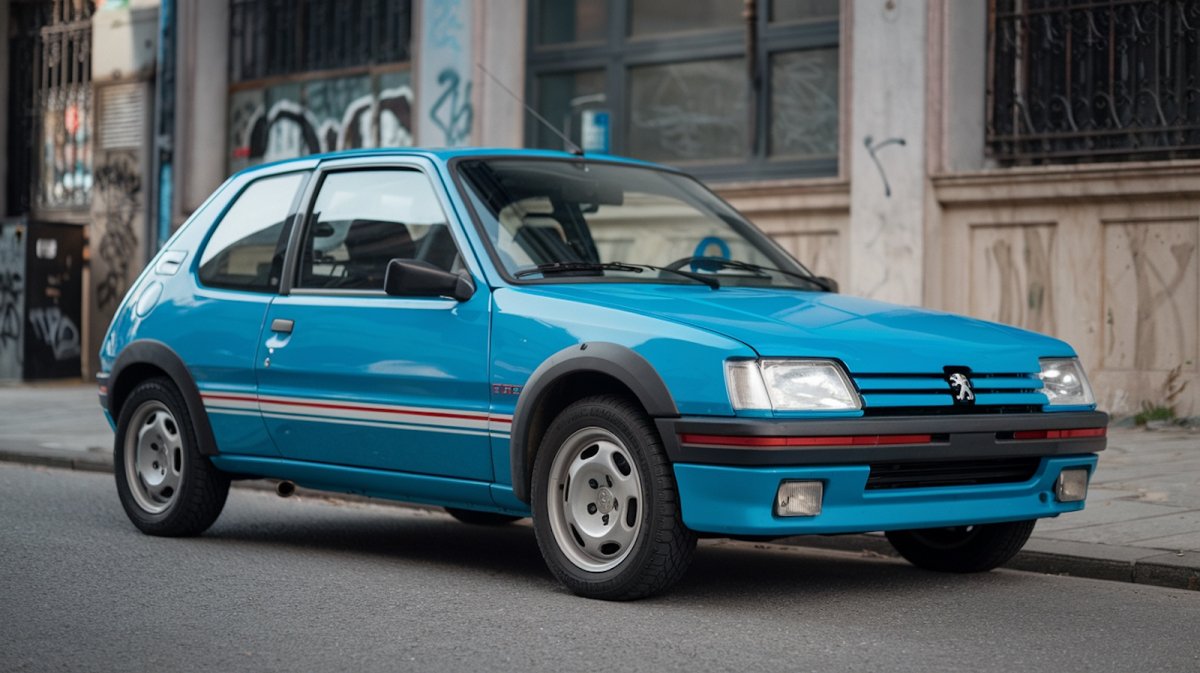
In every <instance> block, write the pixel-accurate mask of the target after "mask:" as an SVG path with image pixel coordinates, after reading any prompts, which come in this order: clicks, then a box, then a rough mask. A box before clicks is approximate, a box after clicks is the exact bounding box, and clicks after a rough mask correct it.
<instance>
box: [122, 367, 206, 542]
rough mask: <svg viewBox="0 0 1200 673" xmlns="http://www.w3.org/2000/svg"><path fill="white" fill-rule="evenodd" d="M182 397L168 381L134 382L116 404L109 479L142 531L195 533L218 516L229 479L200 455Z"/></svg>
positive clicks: (155, 533)
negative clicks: (119, 402) (113, 480)
mask: <svg viewBox="0 0 1200 673" xmlns="http://www.w3.org/2000/svg"><path fill="white" fill-rule="evenodd" d="M198 444H199V442H198V440H197V436H196V429H195V426H194V425H193V420H192V418H191V416H190V415H189V414H188V411H187V405H186V404H185V403H184V400H183V395H182V394H181V393H180V392H179V389H178V388H177V387H176V386H175V384H174V383H173V382H172V381H170V380H169V379H165V378H154V379H148V380H146V381H143V382H142V383H139V384H138V385H137V387H136V388H134V389H133V391H132V392H130V394H129V397H128V398H127V399H126V400H125V402H124V404H123V405H122V406H121V413H120V415H119V418H118V421H117V433H116V439H115V441H114V446H113V476H114V477H115V478H116V482H117V493H118V495H119V496H120V498H121V505H122V506H123V507H124V508H125V514H127V515H128V516H129V520H130V521H132V522H133V525H134V526H137V528H138V529H139V530H141V531H142V532H143V533H147V534H149V535H160V536H165V537H185V536H190V535H199V534H200V533H202V532H204V531H205V530H207V529H208V527H209V526H211V525H212V524H213V522H214V521H216V520H217V517H218V516H219V515H220V514H221V509H222V508H223V507H224V506H225V499H226V498H227V497H228V495H229V476H228V475H226V474H225V473H223V472H221V471H220V470H218V469H217V468H216V467H214V466H213V464H212V463H211V462H210V461H209V460H208V458H206V457H205V456H202V455H200V452H199V450H198Z"/></svg>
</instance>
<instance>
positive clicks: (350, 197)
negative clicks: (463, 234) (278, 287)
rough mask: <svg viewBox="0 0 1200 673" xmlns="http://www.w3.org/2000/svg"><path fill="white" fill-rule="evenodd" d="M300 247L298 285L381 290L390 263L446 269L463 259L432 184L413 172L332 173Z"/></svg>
mask: <svg viewBox="0 0 1200 673" xmlns="http://www.w3.org/2000/svg"><path fill="white" fill-rule="evenodd" d="M309 222H310V224H309V227H308V229H307V230H306V231H305V232H304V240H303V241H302V243H301V251H300V264H299V270H298V278H297V282H296V287H298V288H308V289H339V290H382V289H383V277H384V274H385V273H386V272H387V265H388V262H390V261H391V260H393V259H398V258H400V259H417V260H422V261H425V262H428V263H429V264H432V265H433V266H436V267H438V268H440V269H443V270H446V271H458V270H459V269H460V268H461V267H462V260H461V258H460V257H459V254H458V247H457V246H456V245H455V243H454V238H453V236H452V235H451V233H450V228H449V226H448V225H447V222H446V215H445V213H444V212H443V211H442V207H441V204H440V203H439V202H438V198H437V194H436V193H435V192H434V190H433V185H431V184H430V182H429V179H428V178H427V177H426V176H425V174H424V173H421V172H420V171H416V170H409V169H371V170H355V171H343V172H337V173H330V174H328V175H326V176H325V178H324V180H323V181H322V182H321V187H320V190H319V191H318V193H317V199H316V203H314V204H313V211H312V215H311V217H309Z"/></svg>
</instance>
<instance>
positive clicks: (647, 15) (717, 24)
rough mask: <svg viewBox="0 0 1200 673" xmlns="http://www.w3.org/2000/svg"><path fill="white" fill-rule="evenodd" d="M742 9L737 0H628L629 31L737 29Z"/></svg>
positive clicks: (658, 32)
mask: <svg viewBox="0 0 1200 673" xmlns="http://www.w3.org/2000/svg"><path fill="white" fill-rule="evenodd" d="M744 8H745V5H744V4H743V3H742V2H739V1H737V0H687V2H679V1H673V0H630V22H629V23H630V25H629V34H630V35H634V36H641V35H652V34H660V33H681V32H685V31H694V30H715V29H721V28H737V27H738V26H740V25H742V11H743V9H744Z"/></svg>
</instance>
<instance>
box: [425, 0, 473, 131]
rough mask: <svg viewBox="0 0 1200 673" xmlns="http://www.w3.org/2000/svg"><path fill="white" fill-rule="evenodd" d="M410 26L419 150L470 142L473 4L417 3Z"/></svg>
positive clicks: (455, 0) (465, 0)
mask: <svg viewBox="0 0 1200 673" xmlns="http://www.w3.org/2000/svg"><path fill="white" fill-rule="evenodd" d="M414 5H416V12H415V17H414V18H415V21H414V22H413V25H414V27H415V30H414V31H413V36H414V40H413V46H414V53H415V58H414V59H413V61H414V68H413V70H414V72H415V73H416V75H415V78H414V79H415V83H416V86H415V87H414V89H415V91H416V96H417V105H416V107H417V118H416V120H415V123H414V124H413V126H414V127H415V129H416V138H417V143H418V144H419V145H422V146H424V147H462V146H465V145H470V144H471V139H472V133H473V131H474V129H475V120H476V119H478V115H477V114H476V113H475V109H474V105H473V100H474V97H473V94H472V89H473V87H474V82H475V81H476V77H475V59H474V56H473V54H474V44H473V42H474V40H473V37H474V28H473V26H474V14H475V12H474V9H475V2H474V0H422V1H421V2H416V3H414Z"/></svg>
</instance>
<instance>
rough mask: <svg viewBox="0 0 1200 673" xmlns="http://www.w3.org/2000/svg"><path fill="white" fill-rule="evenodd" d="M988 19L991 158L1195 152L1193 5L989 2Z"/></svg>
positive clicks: (1198, 113)
mask: <svg viewBox="0 0 1200 673" xmlns="http://www.w3.org/2000/svg"><path fill="white" fill-rule="evenodd" d="M988 20H989V25H988V40H989V55H988V84H989V86H988V92H987V93H988V117H987V147H988V152H989V154H990V156H992V157H994V158H995V159H997V160H999V161H1000V162H1001V163H1005V164H1045V163H1074V162H1090V161H1130V160H1149V159H1178V158H1196V157H1200V2H1195V1H1193V0H990V2H989V16H988Z"/></svg>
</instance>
